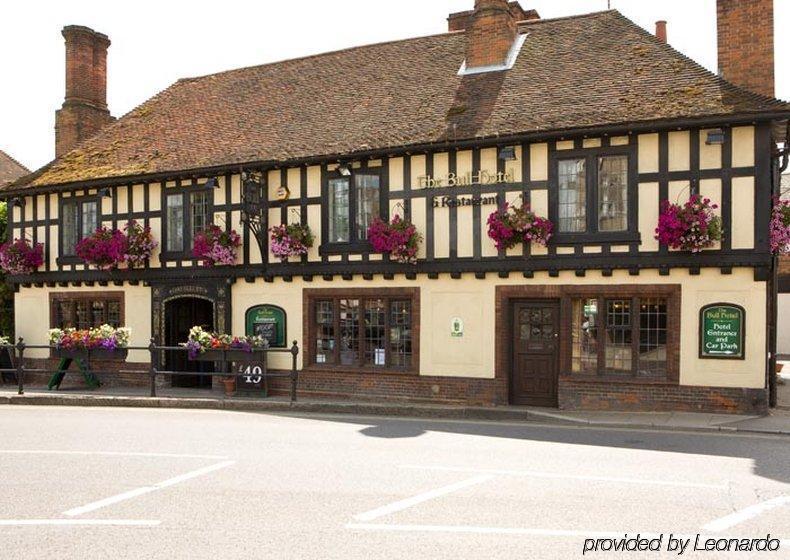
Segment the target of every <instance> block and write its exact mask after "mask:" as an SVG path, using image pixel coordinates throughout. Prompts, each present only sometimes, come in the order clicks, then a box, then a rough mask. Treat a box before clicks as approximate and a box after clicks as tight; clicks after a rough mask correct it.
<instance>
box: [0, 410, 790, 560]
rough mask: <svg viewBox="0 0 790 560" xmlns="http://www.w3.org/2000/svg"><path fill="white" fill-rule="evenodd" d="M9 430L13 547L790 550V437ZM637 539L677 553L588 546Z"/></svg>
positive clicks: (291, 429)
mask: <svg viewBox="0 0 790 560" xmlns="http://www.w3.org/2000/svg"><path fill="white" fill-rule="evenodd" d="M0 426H2V436H0V470H1V471H2V482H0V558H2V559H7V558H25V559H38V558H41V559H44V558H46V559H52V558H58V559H72V558H75V559H76V558H79V559H93V558H112V559H125V558H135V559H137V558H146V559H149V558H163V559H164V558H167V559H182V558H183V559H187V558H188V559H202V558H210V559H212V560H220V559H226V558H245V559H247V558H255V559H258V558H266V559H279V558H289V559H290V558H293V559H297V558H298V559H300V560H302V559H313V558H320V559H325V558H326V559H334V558H337V559H341V558H342V559H351V560H355V559H388V558H392V559H398V560H405V559H422V558H430V559H437V558H452V559H453V560H460V559H466V558H475V559H477V558H484V559H491V558H503V559H508V560H510V559H532V558H535V559H540V560H553V559H559V560H566V559H573V558H582V557H583V558H620V557H622V558H677V557H679V556H678V553H677V552H667V551H666V548H667V546H668V538H669V534H670V533H672V534H673V536H674V537H678V536H680V538H682V539H686V538H691V539H692V541H691V544H690V545H689V548H687V549H686V551H685V552H684V553H683V554H682V555H681V556H680V557H682V558H708V559H711V560H712V559H719V558H768V559H770V558H777V559H779V558H782V559H785V558H790V439H788V438H781V437H768V436H754V435H751V436H745V435H735V434H732V435H722V434H707V433H705V434H703V433H683V432H659V431H645V430H638V431H637V430H622V429H620V430H617V429H606V430H604V429H584V428H579V427H576V426H574V427H562V426H541V425H537V424H507V425H503V424H494V423H485V422H455V421H453V422H450V421H428V420H403V419H383V418H355V417H348V416H342V417H341V416H337V417H310V418H299V417H287V416H275V415H270V414H251V413H236V412H221V411H202V410H195V411H189V410H156V409H121V408H106V409H102V408H84V409H81V408H70V407H69V408H58V407H27V406H25V407H22V406H5V407H0ZM626 533H628V535H629V537H631V536H634V535H636V534H637V533H641V535H642V536H643V537H646V538H650V539H657V538H659V536H660V535H663V537H662V540H661V541H660V542H659V544H660V546H661V549H662V550H663V552H642V553H640V552H631V553H616V552H606V551H600V550H599V551H598V552H594V551H593V552H587V553H586V554H585V555H584V556H583V555H582V552H583V549H584V547H585V543H587V547H588V548H590V547H593V546H594V544H593V543H594V539H603V540H600V541H598V545H599V546H602V547H606V546H610V545H607V544H606V542H607V541H606V539H618V538H623V537H624V535H625V534H626ZM700 533H701V534H702V535H703V537H702V538H701V539H700V541H699V542H700V546H702V545H703V544H704V542H705V539H707V538H709V537H710V538H715V539H719V538H724V537H737V538H743V539H747V538H749V539H750V538H764V537H766V535H767V534H768V533H770V534H771V536H772V538H778V539H784V540H781V542H779V541H775V543H774V546H776V544H777V543H778V545H779V546H780V549H779V551H776V552H751V553H750V552H740V553H730V554H725V553H722V552H699V551H698V552H694V551H693V547H694V539H695V538H696V535H697V534H700ZM587 539H593V540H587ZM654 542H658V541H654ZM757 546H760V544H759V543H758V544H757Z"/></svg>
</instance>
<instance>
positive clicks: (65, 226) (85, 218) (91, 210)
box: [60, 198, 100, 257]
mask: <svg viewBox="0 0 790 560" xmlns="http://www.w3.org/2000/svg"><path fill="white" fill-rule="evenodd" d="M99 218H100V214H99V201H98V200H96V199H91V200H81V199H77V198H73V199H66V200H64V201H63V204H62V205H61V216H60V228H61V233H60V237H61V254H62V255H63V256H66V257H69V256H74V254H75V251H76V248H77V243H79V242H80V240H81V239H84V238H86V237H88V236H90V235H92V234H93V233H94V232H95V231H96V230H97V229H98V228H99Z"/></svg>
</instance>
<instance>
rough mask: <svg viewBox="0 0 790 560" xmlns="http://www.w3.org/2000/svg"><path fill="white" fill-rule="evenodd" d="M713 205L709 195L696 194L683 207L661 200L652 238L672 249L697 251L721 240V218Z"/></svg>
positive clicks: (716, 206)
mask: <svg viewBox="0 0 790 560" xmlns="http://www.w3.org/2000/svg"><path fill="white" fill-rule="evenodd" d="M716 208H718V205H716V204H711V201H710V199H709V198H702V197H700V196H699V195H696V194H695V195H692V196H691V198H689V199H688V201H687V202H686V203H685V204H683V206H681V205H679V204H673V203H670V202H669V201H668V200H664V201H663V202H662V203H661V213H660V214H659V216H658V227H657V228H656V235H655V238H656V239H657V240H658V242H659V243H661V244H662V245H667V246H668V247H671V248H673V249H679V250H681V251H691V252H692V253H699V252H700V251H702V250H703V249H705V248H707V247H711V246H712V245H713V244H714V243H716V242H717V241H721V238H722V229H721V217H719V216H717V215H716V214H715V213H714V210H716Z"/></svg>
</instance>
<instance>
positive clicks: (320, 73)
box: [15, 11, 790, 187]
mask: <svg viewBox="0 0 790 560" xmlns="http://www.w3.org/2000/svg"><path fill="white" fill-rule="evenodd" d="M522 29H523V30H524V31H525V32H528V34H529V35H528V37H527V39H526V41H525V43H524V46H523V48H522V50H521V52H520V54H519V56H518V60H517V62H516V64H515V66H514V67H513V68H512V69H511V70H508V71H505V72H494V73H487V74H479V75H473V76H464V77H461V76H458V69H459V67H460V66H461V62H462V61H463V59H464V51H465V37H464V34H463V33H462V32H459V33H446V34H442V35H436V36H430V37H421V38H416V39H408V40H404V41H396V42H391V43H382V44H376V45H369V46H364V47H357V48H352V49H348V50H343V51H338V52H332V53H327V54H321V55H316V56H311V57H307V58H300V59H296V60H289V61H285V62H278V63H274V64H265V65H262V66H255V67H250V68H242V69H239V70H231V71H228V72H223V73H219V74H212V75H209V76H205V77H201V78H191V79H185V80H180V81H178V82H176V83H175V84H173V85H172V86H171V87H169V88H168V89H166V90H165V91H163V92H161V93H159V94H158V95H156V96H155V97H153V98H152V99H150V100H149V101H147V102H145V103H144V104H143V105H141V106H140V107H138V108H137V109H135V110H133V111H132V112H130V113H129V114H127V115H126V116H124V117H123V118H121V119H120V120H118V121H117V122H116V123H114V124H112V125H110V126H108V127H107V128H106V129H104V130H103V131H102V132H100V133H99V134H98V135H97V136H95V137H93V138H91V139H90V140H88V141H86V142H85V143H84V144H82V145H81V146H80V147H78V148H77V149H75V150H74V151H72V152H70V153H68V154H66V155H65V156H64V157H62V158H61V159H60V160H58V161H55V162H54V163H53V164H50V165H49V166H48V167H47V168H45V169H42V170H41V171H40V172H39V173H36V174H35V175H33V176H31V178H30V179H26V180H25V181H23V182H20V183H19V184H17V185H15V187H17V186H24V185H25V184H30V185H34V186H39V185H52V184H59V183H68V182H73V181H82V180H89V179H99V178H109V177H118V176H127V175H143V174H148V173H160V172H170V171H178V170H188V169H197V168H202V167H210V166H215V165H227V164H236V163H246V162H259V161H284V160H289V159H297V158H302V157H311V156H323V155H325V156H334V155H337V154H348V153H352V152H356V151H365V150H370V149H377V148H391V147H400V146H405V145H416V144H427V143H434V142H442V141H446V140H448V139H450V140H462V139H475V138H483V137H493V136H501V135H507V134H521V133H529V132H535V131H552V130H564V129H573V128H581V127H590V126H599V125H608V124H621V123H634V122H639V121H654V120H665V119H681V118H693V117H703V116H727V115H733V114H742V113H763V112H774V111H775V112H779V113H781V112H783V111H784V112H787V111H789V110H790V105H788V104H786V103H783V102H780V101H777V100H774V99H771V98H767V97H761V96H759V95H756V94H752V93H749V92H746V91H745V90H742V89H739V88H737V87H736V86H733V85H731V84H729V83H727V82H724V81H723V80H721V79H719V78H718V77H716V76H715V75H714V74H712V73H710V72H708V71H707V70H705V69H704V68H702V67H701V66H699V65H698V64H696V63H695V62H693V61H691V60H690V59H688V58H687V57H685V56H683V55H682V54H680V53H678V52H677V51H675V50H674V49H673V48H671V47H670V46H669V45H666V44H663V43H661V42H660V41H658V40H657V39H656V38H655V37H654V36H653V35H651V34H650V33H648V32H646V31H645V30H643V29H642V28H640V27H639V26H638V25H636V24H635V23H633V22H631V21H630V20H628V19H627V18H625V17H624V16H622V15H621V14H620V13H618V12H616V11H606V12H599V13H594V14H588V15H583V16H574V17H568V18H559V19H552V20H536V21H529V22H524V23H523V24H522Z"/></svg>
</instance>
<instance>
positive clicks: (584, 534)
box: [346, 523, 790, 546]
mask: <svg viewBox="0 0 790 560" xmlns="http://www.w3.org/2000/svg"><path fill="white" fill-rule="evenodd" d="M346 529H352V530H359V531H395V532H403V533H474V534H482V535H526V536H536V537H576V538H584V539H616V538H623V536H624V535H625V534H626V533H628V534H629V535H636V534H637V532H638V533H639V536H640V537H642V538H646V539H656V538H658V537H659V536H660V535H662V534H663V535H665V536H666V535H668V534H669V533H668V532H665V533H645V532H642V531H633V530H629V531H572V530H564V529H531V528H526V527H476V526H473V525H391V524H388V523H348V524H346ZM672 536H673V537H676V538H683V539H691V540H692V541H694V539H696V538H697V535H678V534H676V533H673V534H672ZM699 538H700V540H701V541H704V540H706V539H709V538H713V539H721V538H724V537H721V536H716V537H711V536H707V535H699ZM733 538H735V537H733ZM738 538H743V537H738ZM772 538H775V537H772ZM779 544H780V546H790V539H779Z"/></svg>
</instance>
